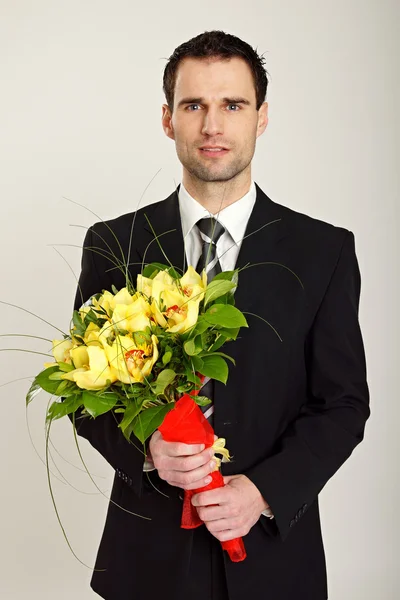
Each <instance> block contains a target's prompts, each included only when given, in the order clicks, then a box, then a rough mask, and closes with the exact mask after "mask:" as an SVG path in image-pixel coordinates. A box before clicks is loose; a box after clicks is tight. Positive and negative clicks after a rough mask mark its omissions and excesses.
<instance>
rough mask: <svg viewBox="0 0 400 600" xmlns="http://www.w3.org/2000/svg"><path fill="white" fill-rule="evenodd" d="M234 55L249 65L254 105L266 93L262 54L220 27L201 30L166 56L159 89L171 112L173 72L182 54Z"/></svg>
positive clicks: (262, 99) (173, 85)
mask: <svg viewBox="0 0 400 600" xmlns="http://www.w3.org/2000/svg"><path fill="white" fill-rule="evenodd" d="M234 56H237V57H240V58H243V59H244V60H245V61H246V62H247V64H248V65H249V67H250V69H251V72H252V74H253V79H254V87H255V91H256V109H257V110H259V108H260V106H261V104H262V103H263V102H264V101H265V98H266V96H267V86H268V77H267V71H266V69H265V68H264V63H265V58H264V57H263V56H260V55H258V53H257V49H256V50H254V49H253V48H252V47H251V46H250V45H249V44H247V43H246V42H244V41H243V40H241V39H240V38H238V37H236V36H235V35H231V34H229V33H225V32H224V31H220V30H214V31H205V32H204V33H201V34H199V35H197V36H196V37H194V38H191V39H190V40H189V41H187V42H184V43H183V44H181V45H180V46H178V47H177V48H176V49H175V50H174V52H173V53H172V54H171V56H170V57H169V59H168V63H167V65H166V66H165V69H164V75H163V91H164V94H165V98H166V101H167V104H168V107H169V109H170V110H171V112H173V110H174V92H175V81H176V73H177V70H178V66H179V63H180V62H181V61H182V60H183V59H184V58H210V57H213V58H221V59H230V58H232V57H234Z"/></svg>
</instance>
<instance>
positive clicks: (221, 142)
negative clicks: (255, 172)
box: [162, 57, 268, 181]
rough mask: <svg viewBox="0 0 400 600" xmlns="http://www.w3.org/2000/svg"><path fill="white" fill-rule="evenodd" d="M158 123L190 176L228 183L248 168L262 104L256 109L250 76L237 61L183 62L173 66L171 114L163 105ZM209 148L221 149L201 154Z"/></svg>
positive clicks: (262, 119)
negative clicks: (173, 88)
mask: <svg viewBox="0 0 400 600" xmlns="http://www.w3.org/2000/svg"><path fill="white" fill-rule="evenodd" d="M162 122H163V127H164V131H165V133H166V135H168V137H170V138H171V139H173V140H175V145H176V151H177V154H178V158H179V160H180V162H181V163H182V165H183V167H184V169H186V170H187V171H188V172H189V174H190V176H191V177H194V178H197V179H199V180H201V181H228V180H231V179H233V178H234V177H236V176H238V175H239V174H240V173H242V172H243V171H244V170H245V169H246V168H249V169H250V166H249V165H250V163H251V160H252V158H253V155H254V151H255V145H256V139H257V137H258V136H259V135H261V133H263V131H264V130H265V128H266V126H267V123H268V104H267V103H266V102H264V103H263V105H262V106H261V107H260V110H259V111H257V110H256V94H255V87H254V82H253V77H252V73H251V70H250V67H249V66H248V65H247V63H246V62H245V61H244V60H242V59H241V58H236V57H234V58H231V59H229V60H221V59H215V58H214V59H212V60H210V59H197V58H186V59H184V60H183V61H182V62H181V63H180V65H179V67H178V72H177V77H176V84H175V95H174V110H173V113H172V115H171V112H170V110H169V108H168V106H167V105H163V117H162ZM210 146H221V147H223V148H225V149H226V150H224V151H214V152H207V151H204V150H203V148H208V147H210Z"/></svg>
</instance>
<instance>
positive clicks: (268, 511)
mask: <svg viewBox="0 0 400 600" xmlns="http://www.w3.org/2000/svg"><path fill="white" fill-rule="evenodd" d="M261 514H262V515H264V516H266V517H268V518H269V519H273V518H274V515H273V513H272V510H271V509H270V508H267V509H266V510H263V511H262V513H261Z"/></svg>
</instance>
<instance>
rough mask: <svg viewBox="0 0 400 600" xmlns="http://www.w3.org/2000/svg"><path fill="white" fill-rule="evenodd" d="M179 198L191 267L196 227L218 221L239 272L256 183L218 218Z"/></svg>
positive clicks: (148, 464)
mask: <svg viewBox="0 0 400 600" xmlns="http://www.w3.org/2000/svg"><path fill="white" fill-rule="evenodd" d="M178 196H179V212H180V217H181V224H182V233H183V241H184V246H185V255H186V262H187V265H192V266H193V268H194V269H196V266H197V263H198V261H199V258H200V256H201V251H202V244H203V242H202V240H201V237H200V230H199V229H198V227H197V225H196V223H197V221H199V220H200V219H203V218H206V217H214V219H217V220H218V221H219V222H220V223H221V224H222V225H223V226H224V228H225V231H224V233H223V234H222V235H221V237H220V238H219V240H218V241H217V244H216V246H217V256H218V258H219V262H220V265H221V270H222V271H232V270H233V269H234V268H235V265H236V261H237V258H238V255H239V250H240V246H241V244H242V240H243V238H244V235H245V231H246V227H247V223H248V220H249V218H250V214H251V211H252V210H253V207H254V203H255V201H256V196H257V190H256V186H255V183H254V181H252V182H251V185H250V189H249V191H248V192H247V193H246V194H245V195H244V196H242V198H240V199H239V200H237V201H236V202H234V203H233V204H230V205H229V206H227V207H225V208H223V209H222V210H220V211H219V212H218V213H217V214H214V215H213V214H212V213H210V212H209V211H208V210H207V209H206V208H204V206H202V205H201V204H200V203H199V202H197V200H195V199H194V198H193V197H192V196H191V195H190V194H189V192H188V191H187V190H186V188H185V187H184V185H183V183H181V185H180V187H179V194H178ZM154 468H155V467H154V464H153V463H152V461H151V460H149V459H147V458H146V460H145V463H144V465H143V470H145V471H152V470H154ZM262 514H263V515H265V516H266V517H269V518H270V519H273V518H274V516H273V514H272V511H271V509H270V508H267V509H266V510H265V511H263V512H262Z"/></svg>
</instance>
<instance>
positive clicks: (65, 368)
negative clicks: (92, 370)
mask: <svg viewBox="0 0 400 600" xmlns="http://www.w3.org/2000/svg"><path fill="white" fill-rule="evenodd" d="M57 364H58V368H59V369H60V371H64V372H65V373H68V372H69V371H73V370H74V369H75V367H74V365H71V364H70V363H66V362H59V363H57Z"/></svg>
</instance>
